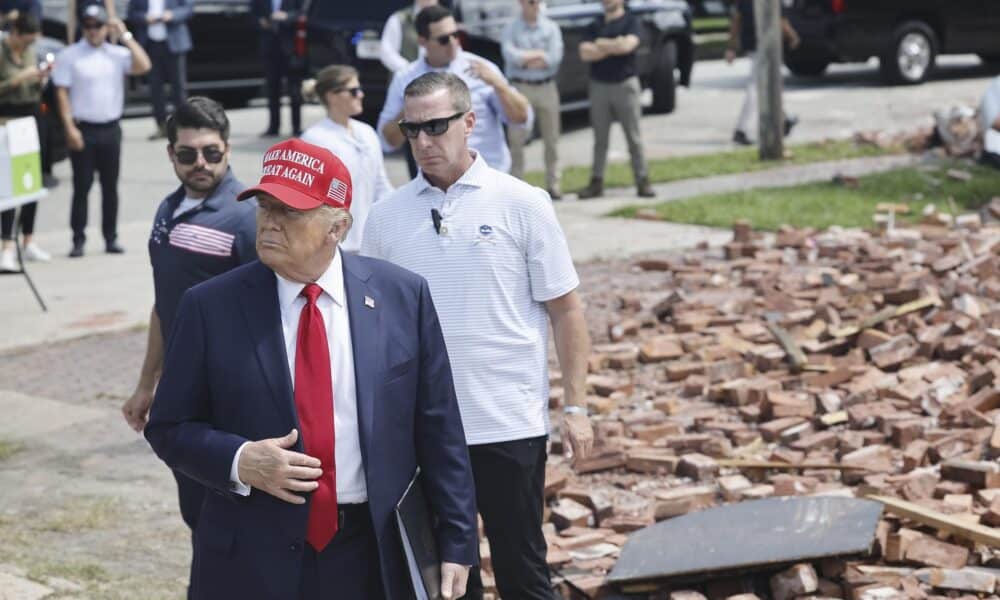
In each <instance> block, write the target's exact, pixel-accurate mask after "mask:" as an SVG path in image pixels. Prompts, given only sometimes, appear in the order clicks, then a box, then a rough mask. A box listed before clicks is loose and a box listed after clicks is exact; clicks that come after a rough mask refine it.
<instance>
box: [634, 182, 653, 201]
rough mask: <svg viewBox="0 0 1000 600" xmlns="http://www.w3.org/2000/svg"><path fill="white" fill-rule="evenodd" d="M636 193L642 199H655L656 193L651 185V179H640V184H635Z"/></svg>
mask: <svg viewBox="0 0 1000 600" xmlns="http://www.w3.org/2000/svg"><path fill="white" fill-rule="evenodd" d="M635 191H636V193H638V194H639V197H640V198H655V197H656V192H655V191H653V186H651V185H649V178H648V177H643V178H641V179H639V182H638V183H636V184H635Z"/></svg>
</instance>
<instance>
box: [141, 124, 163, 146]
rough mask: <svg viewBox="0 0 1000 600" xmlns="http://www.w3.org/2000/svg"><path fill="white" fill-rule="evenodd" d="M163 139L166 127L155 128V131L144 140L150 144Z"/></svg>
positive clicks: (158, 126)
mask: <svg viewBox="0 0 1000 600" xmlns="http://www.w3.org/2000/svg"><path fill="white" fill-rule="evenodd" d="M165 137H167V127H166V125H157V126H156V131H154V132H153V133H151V134H149V136H148V137H147V138H146V139H147V140H149V141H151V142H152V141H154V140H162V139H164V138H165Z"/></svg>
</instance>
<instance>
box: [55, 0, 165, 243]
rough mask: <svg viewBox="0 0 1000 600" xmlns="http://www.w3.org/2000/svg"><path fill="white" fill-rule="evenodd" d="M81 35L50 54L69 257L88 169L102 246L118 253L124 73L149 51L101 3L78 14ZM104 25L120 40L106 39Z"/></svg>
mask: <svg viewBox="0 0 1000 600" xmlns="http://www.w3.org/2000/svg"><path fill="white" fill-rule="evenodd" d="M81 25H82V28H83V38H82V39H80V41H78V42H77V43H75V44H73V45H72V46H68V47H66V48H64V49H63V50H62V51H61V52H60V53H59V56H58V57H57V58H56V65H55V69H54V70H53V72H52V82H53V83H54V84H55V86H56V95H57V97H58V98H59V115H60V116H61V117H62V122H63V127H64V128H65V131H66V145H67V146H68V147H69V150H70V163H71V164H72V166H73V207H72V211H71V214H70V226H71V227H72V229H73V249H72V250H71V251H70V254H69V255H70V257H71V258H78V257H81V256H83V247H84V243H85V242H86V239H87V236H86V233H85V230H86V228H87V195H88V194H89V193H90V187H91V185H93V183H94V172H95V171H96V172H97V173H98V174H99V175H100V178H101V197H102V202H101V209H102V217H103V218H102V223H101V231H102V232H103V234H104V244H105V250H106V251H107V252H109V253H111V254H121V253H122V252H124V251H125V250H124V249H123V248H122V247H121V245H119V244H118V169H119V166H120V162H121V141H122V130H121V127H120V126H119V124H118V121H119V119H121V116H122V111H123V110H124V108H125V76H126V75H142V74H144V73H146V72H147V71H149V67H150V63H149V56H147V55H146V51H145V50H143V49H142V46H140V45H139V43H138V42H136V41H135V39H134V37H133V36H132V33H131V32H130V31H128V30H127V29H125V25H124V23H122V22H121V21H120V20H118V19H115V20H113V21H111V22H110V23H109V22H108V15H107V12H106V11H105V10H104V7H102V6H98V5H96V4H92V5H90V6H88V7H87V8H86V11H85V12H84V14H83V18H82V19H81ZM109 30H111V31H114V33H115V34H116V35H117V36H118V39H119V40H120V41H121V43H122V44H123V45H124V47H122V46H118V45H112V44H110V43H108V41H107V39H108V33H109Z"/></svg>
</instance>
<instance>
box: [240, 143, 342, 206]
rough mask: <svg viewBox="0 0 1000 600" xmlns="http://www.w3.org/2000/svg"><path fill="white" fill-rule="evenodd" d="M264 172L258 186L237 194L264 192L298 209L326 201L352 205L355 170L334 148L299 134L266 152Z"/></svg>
mask: <svg viewBox="0 0 1000 600" xmlns="http://www.w3.org/2000/svg"><path fill="white" fill-rule="evenodd" d="M263 170H264V175H263V176H261V178H260V183H258V184H257V185H256V186H255V187H252V188H250V189H247V190H244V191H243V192H241V193H240V195H239V196H237V197H236V199H237V200H246V199H247V198H249V197H251V196H256V195H257V194H259V193H261V192H264V193H266V194H270V195H272V196H274V197H275V198H277V199H278V200H280V201H281V203H282V204H285V205H287V206H290V207H292V208H295V209H298V210H312V209H314V208H317V207H319V206H321V205H323V204H326V205H327V206H333V207H335V208H343V209H347V210H350V208H351V174H350V172H348V170H347V167H346V166H344V163H343V162H341V160H340V159H339V158H337V157H336V155H334V154H333V152H330V151H329V150H327V149H326V148H323V147H320V146H316V145H314V144H310V143H308V142H303V141H302V140H300V139H298V138H293V139H290V140H285V141H284V142H278V143H277V144H275V145H273V146H271V147H270V148H269V149H268V150H267V152H266V153H264V165H263Z"/></svg>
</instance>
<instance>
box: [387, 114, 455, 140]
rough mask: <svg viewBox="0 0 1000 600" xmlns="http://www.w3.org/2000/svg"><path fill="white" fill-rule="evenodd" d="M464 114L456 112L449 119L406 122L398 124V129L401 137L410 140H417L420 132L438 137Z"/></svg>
mask: <svg viewBox="0 0 1000 600" xmlns="http://www.w3.org/2000/svg"><path fill="white" fill-rule="evenodd" d="M464 114H465V111H463V112H457V113H455V114H453V115H451V116H450V117H441V118H440V119H428V120H426V121H421V122H420V123H410V122H407V121H400V122H399V129H400V131H402V132H403V135H405V136H406V137H408V138H410V139H411V140H415V139H417V136H419V135H420V132H421V131H423V132H424V133H426V134H427V135H432V136H438V135H442V134H443V133H444V132H446V131H448V128H449V127H451V122H452V121H454V120H455V119H457V118H459V117H461V116H462V115H464Z"/></svg>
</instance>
